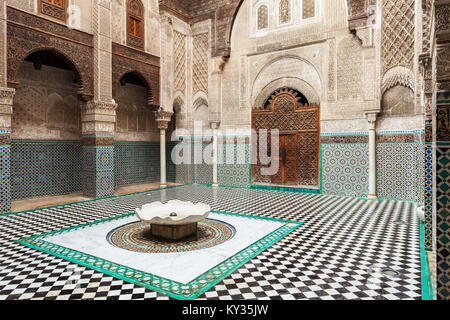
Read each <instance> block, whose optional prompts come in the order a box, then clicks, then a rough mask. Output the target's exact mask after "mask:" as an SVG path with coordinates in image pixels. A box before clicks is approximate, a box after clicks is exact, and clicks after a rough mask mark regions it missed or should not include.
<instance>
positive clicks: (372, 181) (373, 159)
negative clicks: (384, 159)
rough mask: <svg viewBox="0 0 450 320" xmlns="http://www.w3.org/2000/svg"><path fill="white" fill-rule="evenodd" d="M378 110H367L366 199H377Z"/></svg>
mask: <svg viewBox="0 0 450 320" xmlns="http://www.w3.org/2000/svg"><path fill="white" fill-rule="evenodd" d="M377 114H378V112H367V113H366V116H367V121H368V123H369V195H368V196H367V199H369V200H377V199H378V197H377V140H376V139H377V136H376V125H377Z"/></svg>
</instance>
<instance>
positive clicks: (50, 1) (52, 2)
mask: <svg viewBox="0 0 450 320" xmlns="http://www.w3.org/2000/svg"><path fill="white" fill-rule="evenodd" d="M66 2H67V1H66V0H39V12H40V13H41V14H44V15H46V16H49V17H52V18H55V19H57V20H60V21H63V22H66Z"/></svg>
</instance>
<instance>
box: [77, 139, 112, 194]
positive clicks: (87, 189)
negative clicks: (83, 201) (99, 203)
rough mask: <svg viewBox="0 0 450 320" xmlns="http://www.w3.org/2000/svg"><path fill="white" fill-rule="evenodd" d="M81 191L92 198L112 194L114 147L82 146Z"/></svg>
mask: <svg viewBox="0 0 450 320" xmlns="http://www.w3.org/2000/svg"><path fill="white" fill-rule="evenodd" d="M83 191H84V194H85V195H88V196H91V197H94V198H100V197H108V196H112V195H113V194H114V146H83Z"/></svg>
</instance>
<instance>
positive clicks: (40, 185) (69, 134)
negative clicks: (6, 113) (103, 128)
mask: <svg viewBox="0 0 450 320" xmlns="http://www.w3.org/2000/svg"><path fill="white" fill-rule="evenodd" d="M18 79H19V84H18V87H17V89H16V94H15V97H14V104H13V114H12V119H11V121H12V123H11V129H12V133H11V138H12V143H11V177H12V178H11V199H12V200H19V199H27V198H31V197H38V196H47V195H61V194H69V193H72V192H77V191H81V180H80V177H81V154H82V152H81V147H82V146H81V145H82V144H81V120H80V118H81V115H80V113H81V111H80V100H79V97H78V94H79V87H80V86H79V81H80V78H79V75H78V72H77V70H75V69H74V67H73V64H72V63H71V62H70V60H68V59H67V58H66V57H65V56H62V55H61V54H59V53H58V52H57V51H54V50H42V51H36V52H33V53H31V54H30V55H29V56H28V57H27V58H26V59H25V60H24V61H23V62H22V65H21V67H20V69H19V75H18Z"/></svg>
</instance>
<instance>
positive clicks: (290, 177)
mask: <svg viewBox="0 0 450 320" xmlns="http://www.w3.org/2000/svg"><path fill="white" fill-rule="evenodd" d="M297 146H298V140H297V134H283V135H280V147H279V148H280V149H279V150H280V152H279V155H278V157H276V158H275V159H273V160H275V161H278V163H279V169H278V172H277V173H276V174H275V175H273V176H272V183H275V184H292V185H295V184H297V183H298V174H297V148H298V147H297Z"/></svg>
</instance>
